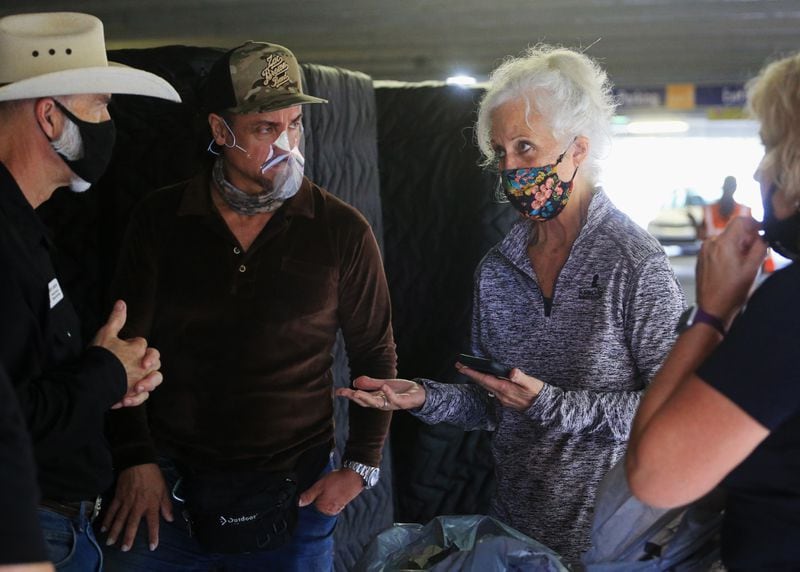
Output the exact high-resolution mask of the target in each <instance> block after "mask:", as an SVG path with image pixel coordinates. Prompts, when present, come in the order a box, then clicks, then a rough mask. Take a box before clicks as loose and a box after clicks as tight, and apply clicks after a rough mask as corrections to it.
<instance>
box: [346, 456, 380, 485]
mask: <svg viewBox="0 0 800 572" xmlns="http://www.w3.org/2000/svg"><path fill="white" fill-rule="evenodd" d="M342 467H344V468H345V469H350V470H351V471H355V472H356V473H358V474H359V476H360V477H361V480H362V481H364V488H365V489H371V488H372V487H374V486H375V485H377V484H378V479H379V478H380V475H381V470H380V468H378V467H370V466H369V465H365V464H364V463H359V462H358V461H347V460H346V461H344V462H343V463H342Z"/></svg>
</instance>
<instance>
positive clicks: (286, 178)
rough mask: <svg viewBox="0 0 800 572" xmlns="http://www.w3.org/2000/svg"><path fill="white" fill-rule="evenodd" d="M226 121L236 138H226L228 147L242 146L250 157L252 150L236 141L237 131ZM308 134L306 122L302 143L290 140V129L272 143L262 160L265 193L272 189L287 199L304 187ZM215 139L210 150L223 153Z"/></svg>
mask: <svg viewBox="0 0 800 572" xmlns="http://www.w3.org/2000/svg"><path fill="white" fill-rule="evenodd" d="M222 123H223V125H225V128H226V129H227V130H228V133H230V134H231V138H232V141H231V142H230V143H228V141H227V139H226V141H225V147H227V148H228V149H238V150H239V151H241V152H242V153H244V154H245V155H247V156H248V157H250V156H251V155H250V152H249V151H248V150H247V149H245V148H244V147H242V146H241V145H239V144H238V143H237V142H236V134H235V133H234V132H233V129H231V127H230V125H228V122H227V121H225V119H224V118H223V119H222ZM303 143H304V137H303V131H302V125H301V127H300V137H299V140H298V144H297V145H295V146H294V147H292V146H291V143H290V141H289V132H288V130H286V131H284V132H283V133H281V134H280V135H279V136H278V138H277V139H276V140H275V141H274V142H273V143H272V145H270V147H269V153H268V155H267V157H266V159H264V161H263V162H262V163H261V167H260V171H261V174H262V175H270V176H265V177H264V178H263V180H262V187H263V189H264V193H271V198H272V199H274V200H281V201H285V200H286V199H289V198H291V197H293V196H294V195H296V194H297V191H298V190H300V185H301V184H302V183H303V172H304V169H305V157H303V153H302V151H301V146H303ZM214 144H215V142H214V140H212V141H211V142H210V143H209V145H208V151H209V152H211V153H213V154H215V155H219V153H218V152H217V151H215V150H214V148H213V147H214Z"/></svg>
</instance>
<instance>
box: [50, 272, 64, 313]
mask: <svg viewBox="0 0 800 572" xmlns="http://www.w3.org/2000/svg"><path fill="white" fill-rule="evenodd" d="M47 287H48V289H49V290H50V308H51V309H53V308H55V307H56V304H58V303H59V302H61V300H63V299H64V293H63V292H62V291H61V285H60V284H59V283H58V278H53V279H52V280H51V281H50V282H49V283H48V284H47Z"/></svg>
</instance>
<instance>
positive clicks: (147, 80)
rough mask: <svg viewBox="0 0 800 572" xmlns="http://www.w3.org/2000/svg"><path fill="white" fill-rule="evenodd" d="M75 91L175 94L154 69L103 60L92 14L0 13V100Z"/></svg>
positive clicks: (98, 26)
mask: <svg viewBox="0 0 800 572" xmlns="http://www.w3.org/2000/svg"><path fill="white" fill-rule="evenodd" d="M81 93H125V94H132V95H149V96H152V97H159V98H161V99H168V100H171V101H180V100H181V98H180V96H179V95H178V92H176V91H175V89H174V88H173V87H172V86H171V85H170V84H169V83H168V82H166V81H165V80H163V79H162V78H160V77H158V76H157V75H154V74H151V73H149V72H146V71H142V70H138V69H135V68H131V67H128V66H124V65H122V64H117V63H113V62H109V61H108V59H107V57H106V44H105V40H104V38H103V23H102V22H101V21H100V20H99V19H98V18H96V17H94V16H90V15H89V14H79V13H76V12H48V13H41V14H17V15H14V16H6V17H4V18H0V101H10V100H15V99H29V98H37V97H49V96H53V95H72V94H81Z"/></svg>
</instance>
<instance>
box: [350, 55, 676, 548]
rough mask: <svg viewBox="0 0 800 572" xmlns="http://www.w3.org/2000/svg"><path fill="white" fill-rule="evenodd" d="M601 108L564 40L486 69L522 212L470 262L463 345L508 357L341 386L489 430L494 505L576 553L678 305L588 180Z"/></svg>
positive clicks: (656, 254)
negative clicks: (458, 377)
mask: <svg viewBox="0 0 800 572" xmlns="http://www.w3.org/2000/svg"><path fill="white" fill-rule="evenodd" d="M613 110H614V103H613V98H612V95H611V86H610V84H609V82H608V80H607V77H606V74H605V72H604V71H603V70H602V69H601V68H600V67H599V66H598V65H597V64H596V63H595V62H593V61H592V60H591V59H590V58H589V57H587V56H586V55H584V54H582V53H579V52H576V51H573V50H569V49H564V48H552V47H548V46H537V47H535V48H531V49H530V50H528V51H527V53H526V54H525V55H523V56H522V57H519V58H514V59H509V60H507V61H506V62H505V63H503V64H502V65H501V66H500V67H499V68H498V69H497V70H495V71H494V73H493V74H492V76H491V86H490V87H489V90H488V92H487V93H486V95H485V97H484V98H483V100H482V102H481V105H480V110H479V115H478V122H477V138H478V144H479V146H480V148H481V151H482V152H483V154H484V156H485V160H486V164H487V166H490V167H491V168H493V169H496V170H497V172H498V175H499V179H500V182H501V184H502V188H503V191H504V194H505V195H506V197H507V199H508V202H509V203H510V205H511V207H513V208H515V209H517V210H518V211H519V213H520V218H519V220H518V221H517V222H516V223H515V224H514V225H513V227H512V228H511V229H510V231H509V232H508V234H507V236H506V237H505V238H504V239H503V240H502V241H501V242H500V243H499V244H497V245H496V246H495V247H494V248H492V249H491V250H490V252H489V253H488V254H487V256H486V257H485V258H484V260H483V261H482V262H481V263H480V265H479V267H478V269H477V271H476V273H475V294H474V305H473V324H472V353H474V354H477V355H479V356H482V357H485V358H490V359H492V360H494V361H496V362H499V363H501V364H505V365H506V366H508V367H509V368H511V369H510V371H509V372H508V374H507V376H503V377H495V376H493V375H489V374H485V373H480V372H478V371H476V370H473V369H470V368H468V367H465V366H464V365H462V364H457V367H458V368H459V370H460V371H461V372H462V373H463V374H465V375H466V376H467V377H469V378H470V379H471V380H473V381H474V382H475V383H470V384H442V383H437V382H435V381H431V380H425V379H419V380H416V381H407V380H374V379H369V378H359V379H356V380H355V383H354V386H355V390H350V389H344V390H340V392H339V394H340V395H343V396H346V397H349V398H350V399H352V400H353V401H355V402H357V403H359V404H361V405H363V406H368V407H380V408H384V409H407V410H410V411H411V413H412V414H414V415H416V416H417V417H419V418H420V419H422V420H424V421H425V422H428V423H439V422H446V423H452V424H456V425H459V426H461V427H463V428H465V429H488V430H490V431H493V437H492V453H493V456H494V460H495V473H496V492H495V495H494V497H493V500H492V505H491V513H492V515H493V516H496V517H497V518H499V519H500V520H502V521H504V522H506V523H508V524H510V525H511V526H513V527H515V528H517V529H518V530H520V531H522V532H524V533H526V534H527V535H529V536H531V537H533V538H535V539H536V540H539V541H540V542H543V543H544V544H546V545H548V546H549V547H550V548H553V549H554V550H556V551H558V552H559V553H561V554H562V555H563V556H565V557H566V558H567V559H568V560H574V561H577V560H578V558H579V556H580V554H581V552H583V550H584V549H585V548H586V547H587V546H588V542H589V529H590V525H591V519H592V507H593V505H594V497H595V493H596V489H597V486H598V483H599V482H600V480H601V478H602V477H603V475H604V474H605V473H606V472H607V471H608V469H609V468H610V467H611V466H612V465H613V464H614V462H615V461H617V460H618V459H619V458H620V457H621V456H622V454H623V453H624V451H625V445H626V442H627V440H628V433H629V430H630V424H631V422H632V420H633V415H634V413H635V411H636V408H637V407H638V405H639V400H640V397H641V395H642V391H643V390H644V388H645V387H646V386H647V384H648V383H649V381H650V378H651V376H652V375H654V374H655V371H656V370H657V369H658V367H659V366H660V364H661V362H662V360H663V359H664V357H665V356H666V354H667V352H668V350H669V347H670V346H671V344H672V341H673V339H674V327H675V323H676V321H677V319H678V316H679V315H680V313H681V310H682V308H683V304H684V299H683V294H682V292H681V290H680V287H679V285H678V283H677V281H676V279H675V275H674V273H673V272H672V270H671V268H670V266H669V263H668V260H667V257H666V255H665V254H664V250H663V249H662V248H661V247H660V246H659V244H658V242H657V241H656V240H655V239H654V238H653V237H651V236H650V235H648V234H647V233H646V232H645V231H643V230H642V229H641V228H639V227H638V226H637V225H636V224H634V223H633V222H632V221H631V220H630V219H629V218H628V217H627V216H625V215H624V214H623V213H621V212H620V211H619V210H617V208H616V207H615V206H614V205H613V204H612V203H611V201H610V200H609V198H608V196H607V195H606V194H605V193H604V192H603V190H602V189H601V188H599V187H598V186H597V179H598V172H599V161H598V160H599V159H600V158H601V156H602V155H603V154H604V151H605V148H606V147H607V146H608V143H609V141H610V135H609V129H610V120H611V116H612V114H613ZM454 192H457V190H456V189H454ZM642 192H647V189H646V188H643V189H642Z"/></svg>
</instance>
